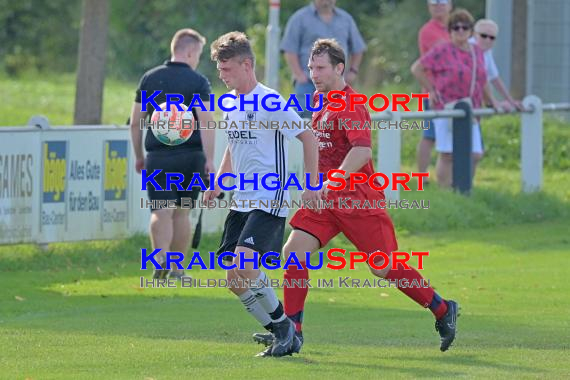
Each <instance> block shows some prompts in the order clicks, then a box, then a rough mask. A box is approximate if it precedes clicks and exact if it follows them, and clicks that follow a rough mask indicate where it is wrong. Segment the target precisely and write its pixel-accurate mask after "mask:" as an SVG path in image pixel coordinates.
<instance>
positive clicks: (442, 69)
mask: <svg viewBox="0 0 570 380" xmlns="http://www.w3.org/2000/svg"><path fill="white" fill-rule="evenodd" d="M473 24H474V20H473V16H471V14H470V13H469V12H468V11H466V10H464V9H458V10H456V11H454V12H453V13H451V15H450V16H449V21H448V30H449V33H450V37H451V42H447V43H442V44H439V45H436V46H435V47H433V48H432V49H431V50H430V51H429V52H428V53H427V54H426V55H424V56H423V57H421V58H420V59H418V60H417V61H416V62H415V63H414V64H413V65H412V73H413V74H414V76H415V77H416V79H417V80H418V81H419V82H420V84H421V85H422V86H423V87H424V88H426V89H427V90H428V91H429V94H430V103H431V107H432V108H433V109H436V110H441V109H443V108H444V104H445V103H449V102H453V101H456V100H459V99H462V98H466V97H470V98H471V102H472V104H473V108H480V107H481V106H482V105H483V97H485V98H486V99H487V100H489V102H490V103H491V104H492V105H493V107H494V108H498V103H497V102H496V100H495V99H494V98H493V96H492V94H491V91H490V89H489V85H488V83H487V74H486V71H485V60H484V58H483V51H482V50H481V49H480V48H479V47H478V46H475V45H472V44H470V43H469V37H471V35H472V34H473ZM474 67H476V70H475V76H474V78H475V81H474V82H473V81H472V80H473V69H474ZM433 124H434V126H435V133H436V136H437V138H436V150H437V151H438V153H439V156H438V160H437V167H436V171H437V181H438V183H439V184H440V185H441V186H443V187H449V186H451V179H452V178H451V172H452V153H453V139H452V129H451V120H450V119H448V118H437V119H434V123H433ZM472 131H473V132H472V133H473V135H472V141H473V145H472V146H473V150H472V153H473V174H475V167H476V165H477V163H478V161H479V160H480V159H481V156H482V154H483V146H482V145H483V144H482V141H481V131H480V128H479V122H478V121H477V120H474V123H473V128H472Z"/></svg>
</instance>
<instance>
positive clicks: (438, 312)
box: [386, 265, 447, 319]
mask: <svg viewBox="0 0 570 380" xmlns="http://www.w3.org/2000/svg"><path fill="white" fill-rule="evenodd" d="M386 279H387V280H404V279H406V280H407V282H408V283H407V287H400V285H401V284H400V283H398V284H397V286H398V289H400V291H402V293H404V294H405V295H407V296H408V297H410V298H411V299H413V300H414V301H416V302H417V303H419V304H420V305H421V306H422V307H425V308H428V307H429V309H430V310H431V312H432V313H433V315H434V316H435V318H436V319H440V318H441V317H443V316H444V315H445V313H446V312H447V304H446V303H445V301H444V300H443V299H442V298H441V297H440V296H439V295H438V294H437V293H436V292H435V291H434V290H433V288H432V287H431V286H429V287H424V284H426V283H427V281H425V280H424V278H423V277H422V275H421V274H420V273H419V272H418V271H417V270H415V269H414V268H410V269H404V268H403V266H401V265H398V268H397V269H391V270H390V272H388V274H387V275H386ZM413 280H416V282H417V283H418V284H419V285H418V286H416V284H413V286H411V284H412V281H413ZM422 281H424V282H423V283H422Z"/></svg>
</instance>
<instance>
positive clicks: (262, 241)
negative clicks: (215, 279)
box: [218, 210, 286, 261]
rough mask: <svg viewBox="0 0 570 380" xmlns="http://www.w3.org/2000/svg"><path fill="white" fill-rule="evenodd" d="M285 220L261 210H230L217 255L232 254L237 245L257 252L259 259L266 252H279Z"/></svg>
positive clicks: (227, 259)
mask: <svg viewBox="0 0 570 380" xmlns="http://www.w3.org/2000/svg"><path fill="white" fill-rule="evenodd" d="M285 219H286V218H283V217H279V216H274V215H271V214H269V213H267V212H265V211H261V210H253V211H249V212H240V211H234V210H231V211H230V213H229V214H228V217H227V218H226V222H225V224H224V232H223V234H222V242H221V243H220V249H218V255H220V254H221V253H222V252H234V251H235V249H236V246H238V245H239V246H242V247H247V248H251V249H253V250H254V251H256V252H259V255H260V256H259V257H260V258H261V255H263V254H264V253H266V252H270V251H271V252H281V248H282V247H283V235H284V234H285ZM229 259H231V257H229V256H227V258H226V259H224V261H229Z"/></svg>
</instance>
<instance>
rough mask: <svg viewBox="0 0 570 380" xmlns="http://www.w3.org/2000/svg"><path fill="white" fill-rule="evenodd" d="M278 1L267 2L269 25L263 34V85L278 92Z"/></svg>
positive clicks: (279, 30) (279, 6) (279, 5)
mask: <svg viewBox="0 0 570 380" xmlns="http://www.w3.org/2000/svg"><path fill="white" fill-rule="evenodd" d="M280 8H281V2H280V0H269V24H268V25H267V30H266V33H265V84H266V85H267V86H269V87H271V88H273V89H274V90H276V91H279V39H280V37H281V29H280V28H279V10H280Z"/></svg>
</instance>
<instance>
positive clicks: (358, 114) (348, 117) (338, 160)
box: [312, 85, 385, 213]
mask: <svg viewBox="0 0 570 380" xmlns="http://www.w3.org/2000/svg"><path fill="white" fill-rule="evenodd" d="M342 91H344V92H345V93H346V94H351V93H355V91H354V90H353V89H352V87H350V86H349V85H346V87H345V88H344V89H343V90H342ZM318 94H319V93H315V95H314V98H315V99H316V101H315V102H314V104H318V102H319V100H318ZM326 95H327V94H323V107H322V109H321V110H320V111H317V112H314V113H313V120H312V123H313V124H312V127H313V132H314V133H315V135H316V136H317V139H318V142H319V172H321V173H324V175H325V177H324V180H325V181H326V173H327V172H328V171H329V170H332V169H338V168H339V167H340V165H341V164H342V162H343V161H344V158H345V157H346V155H347V154H348V152H349V151H350V149H352V147H357V146H362V147H369V148H372V140H371V129H370V128H371V125H372V122H371V119H370V113H369V112H368V109H367V108H366V106H364V105H362V104H357V105H356V106H355V110H354V111H352V112H351V111H349V109H350V108H349V107H350V103H349V98H348V96H345V97H344V99H345V101H346V103H347V105H346V108H345V109H344V110H342V111H330V110H327V105H328V104H329V103H330V102H329V101H328V99H327V96H326ZM338 97H340V95H339V96H338ZM333 106H334V107H338V103H334V104H333ZM331 122H332V125H331ZM325 123H328V126H327V125H326V124H325ZM365 125H367V127H364V126H365ZM357 172H360V173H365V174H366V175H367V176H368V177H370V176H371V175H372V174H374V165H373V164H372V160H369V161H368V163H366V164H365V165H364V166H363V167H362V168H360V169H359V170H357ZM335 185H338V183H336V184H335ZM379 185H381V184H379ZM348 188H349V185H348V180H347V185H346V188H345V189H343V190H339V191H333V190H331V191H329V193H328V199H329V200H333V201H334V202H335V209H336V208H337V207H336V206H337V205H338V203H337V200H338V198H350V199H351V200H352V202H353V204H354V200H360V201H361V203H360V205H361V206H362V205H363V203H364V201H365V200H368V201H373V200H374V201H378V200H381V199H385V198H384V192H383V191H378V190H374V189H372V188H371V187H370V186H369V185H368V184H367V183H364V184H358V185H356V187H355V189H356V190H355V191H350V190H349V189H348ZM353 210H356V211H358V212H378V210H379V209H371V208H368V209H367V208H363V209H361V210H359V209H348V208H342V209H341V210H338V211H342V212H345V213H350V212H352V211H353Z"/></svg>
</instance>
